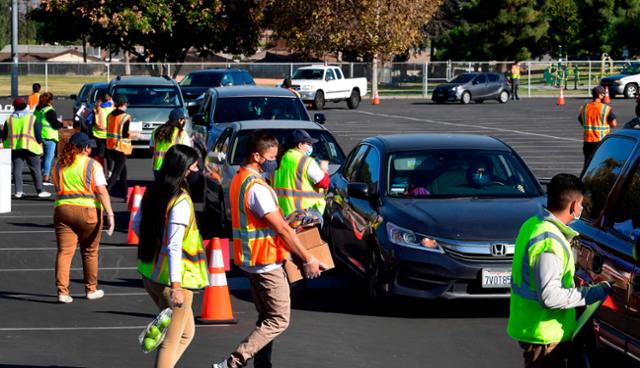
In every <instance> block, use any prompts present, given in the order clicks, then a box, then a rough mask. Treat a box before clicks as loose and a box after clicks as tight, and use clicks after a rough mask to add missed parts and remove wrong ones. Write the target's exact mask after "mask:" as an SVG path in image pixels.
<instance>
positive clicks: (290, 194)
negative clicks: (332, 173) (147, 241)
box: [272, 129, 329, 219]
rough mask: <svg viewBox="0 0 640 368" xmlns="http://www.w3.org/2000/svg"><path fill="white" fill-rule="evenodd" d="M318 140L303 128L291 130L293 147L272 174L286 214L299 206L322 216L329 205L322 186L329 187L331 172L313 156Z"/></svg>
mask: <svg viewBox="0 0 640 368" xmlns="http://www.w3.org/2000/svg"><path fill="white" fill-rule="evenodd" d="M316 142H318V140H317V139H314V138H312V137H311V136H310V135H309V133H307V132H306V131H304V130H302V129H296V130H294V131H293V132H291V137H290V138H289V141H288V142H287V144H288V146H289V147H290V148H289V149H288V150H286V152H285V153H284V155H283V156H282V158H281V159H280V164H279V167H278V169H277V170H276V171H275V173H274V175H273V183H272V186H273V189H274V190H275V191H276V194H277V195H278V205H279V206H280V208H282V212H283V214H284V215H285V216H288V215H289V214H290V213H291V212H293V211H296V210H306V211H311V212H314V213H315V215H316V217H318V218H319V219H322V213H323V212H324V208H325V205H326V202H325V199H324V193H322V190H326V189H327V188H329V174H328V173H327V172H326V171H325V170H323V169H321V168H320V166H319V165H318V164H317V163H316V161H315V160H314V159H313V158H312V157H311V154H312V153H313V144H314V143H316Z"/></svg>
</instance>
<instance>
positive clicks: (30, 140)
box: [2, 97, 51, 198]
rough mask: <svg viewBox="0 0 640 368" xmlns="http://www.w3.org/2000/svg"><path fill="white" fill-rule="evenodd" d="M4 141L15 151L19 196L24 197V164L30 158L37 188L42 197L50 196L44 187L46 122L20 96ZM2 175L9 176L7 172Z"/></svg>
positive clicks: (15, 178)
mask: <svg viewBox="0 0 640 368" xmlns="http://www.w3.org/2000/svg"><path fill="white" fill-rule="evenodd" d="M2 142H3V145H4V148H9V149H11V150H12V151H13V152H11V170H12V171H13V181H14V183H15V185H16V192H15V194H14V197H15V198H22V197H24V195H25V194H24V192H23V183H22V164H23V161H26V163H27V165H28V166H29V171H30V172H31V178H33V184H34V185H35V187H36V191H37V193H38V197H40V198H48V197H50V196H51V193H49V192H45V191H44V190H43V189H42V168H41V166H40V158H41V157H42V124H40V123H39V122H37V121H36V119H35V116H34V115H33V114H32V113H31V112H30V111H29V108H28V105H27V101H25V100H24V98H22V97H18V98H16V99H15V100H14V101H13V113H11V115H10V116H9V119H7V121H6V122H5V123H4V128H3V129H2ZM2 175H5V173H3V174H2Z"/></svg>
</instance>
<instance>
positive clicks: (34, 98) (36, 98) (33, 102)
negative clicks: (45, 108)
mask: <svg viewBox="0 0 640 368" xmlns="http://www.w3.org/2000/svg"><path fill="white" fill-rule="evenodd" d="M41 88H42V86H41V85H40V83H34V84H33V85H32V86H31V91H32V92H33V93H32V94H31V96H29V98H28V99H27V104H29V110H31V111H33V109H35V108H36V106H38V103H39V102H40V89H41Z"/></svg>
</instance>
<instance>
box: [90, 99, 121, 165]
mask: <svg viewBox="0 0 640 368" xmlns="http://www.w3.org/2000/svg"><path fill="white" fill-rule="evenodd" d="M99 100H100V102H98V101H96V104H95V107H94V109H93V115H91V116H89V117H88V118H87V123H88V124H89V125H90V126H91V137H92V138H93V139H94V140H95V141H96V149H95V150H94V151H93V152H92V153H91V154H92V156H91V157H92V158H94V159H95V160H96V161H98V162H99V163H100V164H101V165H102V167H103V168H104V169H105V171H106V172H107V173H108V172H109V167H108V166H109V165H106V160H105V157H106V155H107V118H108V117H109V114H111V112H112V111H113V110H114V109H115V107H114V105H113V100H112V98H111V95H109V94H108V93H104V94H102V95H101V96H100V97H99Z"/></svg>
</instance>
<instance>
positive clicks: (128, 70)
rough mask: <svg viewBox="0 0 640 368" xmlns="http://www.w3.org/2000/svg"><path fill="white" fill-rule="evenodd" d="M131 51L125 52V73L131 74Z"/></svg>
mask: <svg viewBox="0 0 640 368" xmlns="http://www.w3.org/2000/svg"><path fill="white" fill-rule="evenodd" d="M129 58H130V56H129V51H127V50H125V52H124V75H131V64H130V63H129Z"/></svg>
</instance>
